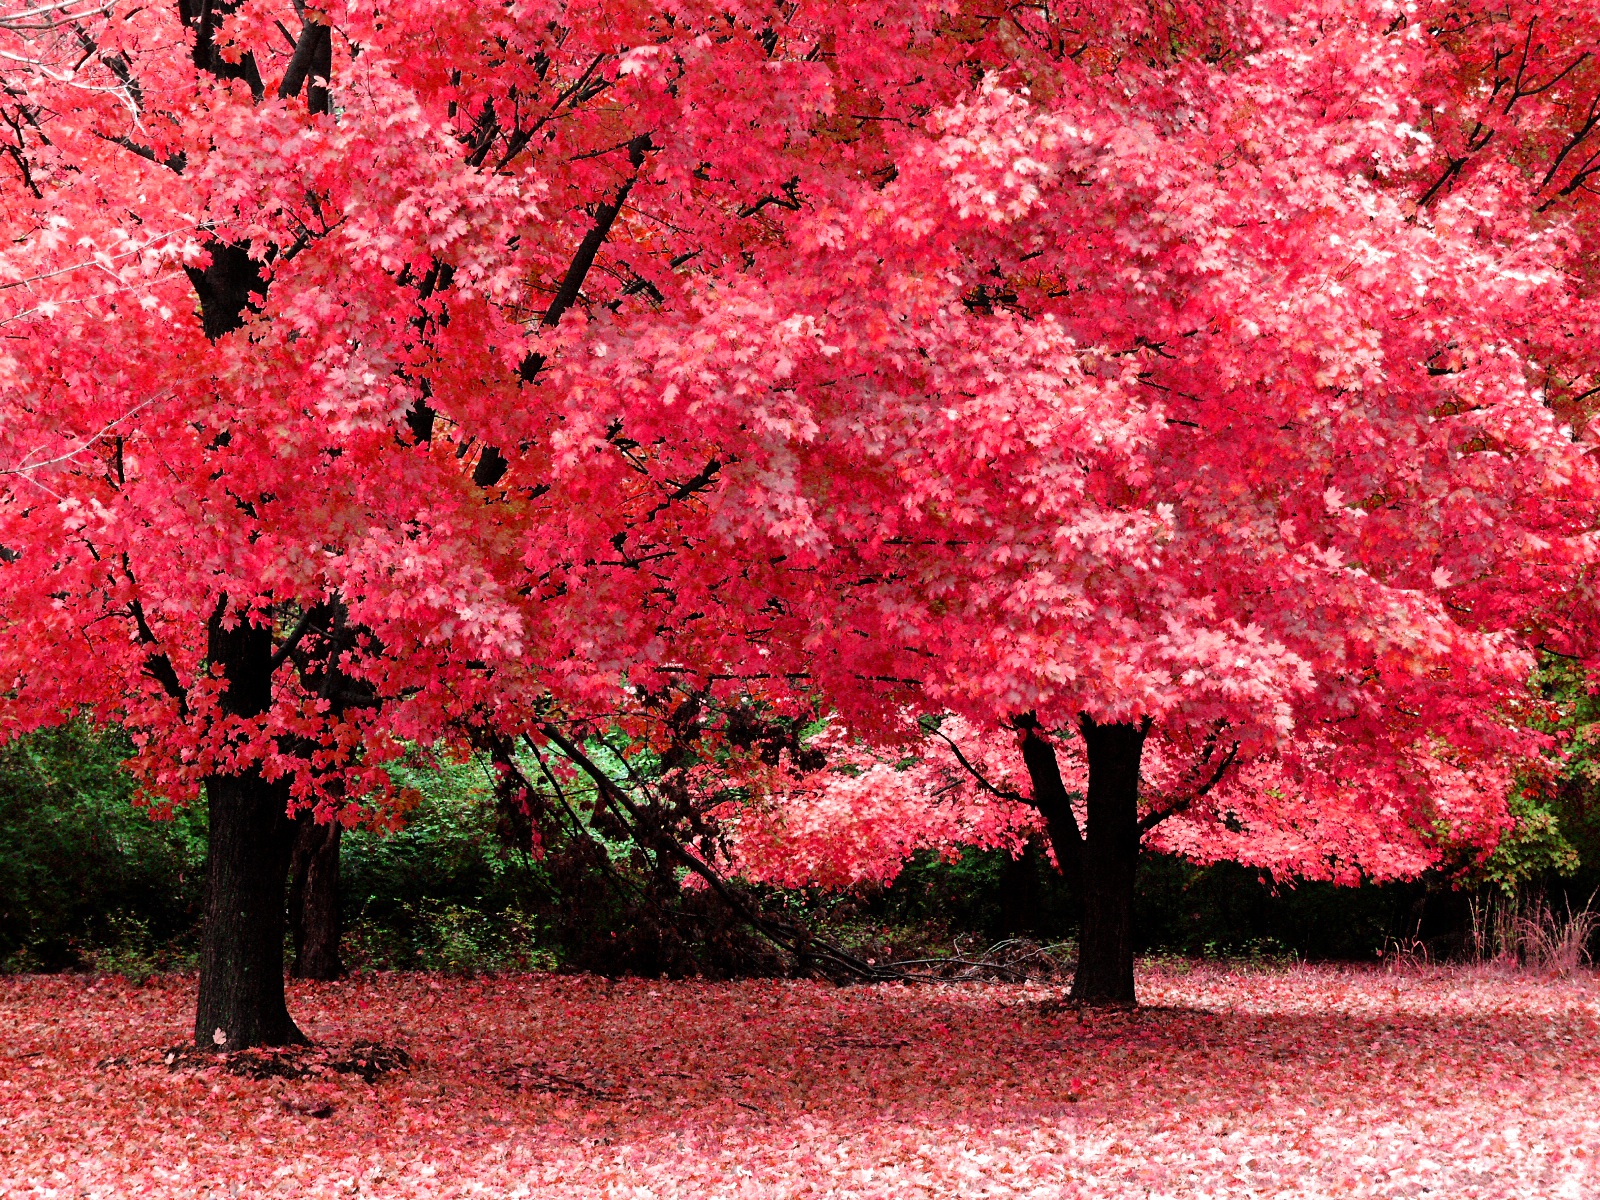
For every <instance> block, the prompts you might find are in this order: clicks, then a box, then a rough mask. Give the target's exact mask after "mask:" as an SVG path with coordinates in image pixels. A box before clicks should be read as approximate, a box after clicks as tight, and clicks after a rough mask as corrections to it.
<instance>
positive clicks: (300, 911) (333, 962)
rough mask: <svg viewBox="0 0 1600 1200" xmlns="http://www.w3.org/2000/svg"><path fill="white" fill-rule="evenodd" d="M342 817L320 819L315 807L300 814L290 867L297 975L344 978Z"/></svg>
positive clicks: (295, 969) (290, 904) (292, 927)
mask: <svg viewBox="0 0 1600 1200" xmlns="http://www.w3.org/2000/svg"><path fill="white" fill-rule="evenodd" d="M343 829H344V826H342V825H341V824H340V823H339V822H338V821H337V820H332V821H328V822H325V823H323V824H318V823H317V820H316V818H315V817H314V816H313V815H312V814H311V813H309V812H304V813H301V814H300V819H299V827H298V832H297V835H296V838H295V846H294V858H293V862H292V865H291V867H290V871H289V929H290V932H291V933H292V934H293V937H294V965H293V966H292V967H291V968H290V970H289V974H291V975H293V976H294V977H295V978H296V979H338V978H340V977H341V976H343V975H344V964H343V963H342V962H341V961H340V959H339V932H340V929H339V835H340V834H341V833H342V832H343Z"/></svg>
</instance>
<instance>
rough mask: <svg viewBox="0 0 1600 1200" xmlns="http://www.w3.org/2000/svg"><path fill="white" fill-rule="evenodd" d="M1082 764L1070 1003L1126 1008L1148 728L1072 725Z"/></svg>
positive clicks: (1130, 991) (1089, 723) (1129, 991)
mask: <svg viewBox="0 0 1600 1200" xmlns="http://www.w3.org/2000/svg"><path fill="white" fill-rule="evenodd" d="M1079 727H1080V728H1081V730H1082V731H1083V740H1084V743H1085V745H1086V746H1087V748H1088V757H1089V794H1088V821H1087V822H1086V825H1087V828H1086V829H1085V831H1084V839H1083V858H1082V863H1083V867H1082V874H1083V924H1082V926H1081V928H1080V931H1079V937H1078V971H1077V974H1076V976H1075V977H1074V978H1073V981H1072V999H1074V1000H1077V1001H1080V1002H1082V1003H1085V1004H1104V1005H1127V1006H1129V1007H1131V1006H1132V1005H1133V1004H1134V991H1133V876H1134V869H1135V867H1136V866H1137V865H1138V862H1139V760H1140V758H1141V756H1142V755H1143V752H1144V739H1145V734H1146V733H1147V732H1148V731H1149V726H1148V724H1140V725H1129V724H1121V725H1101V724H1098V723H1096V722H1095V721H1093V720H1091V719H1090V718H1089V717H1084V718H1083V719H1082V722H1081V723H1080V726H1079Z"/></svg>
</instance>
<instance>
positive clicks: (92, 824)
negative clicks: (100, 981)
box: [0, 722, 205, 974]
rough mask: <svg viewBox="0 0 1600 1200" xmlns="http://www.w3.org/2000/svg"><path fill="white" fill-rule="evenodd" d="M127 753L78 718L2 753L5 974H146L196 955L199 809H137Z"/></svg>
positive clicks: (201, 859) (0, 905)
mask: <svg viewBox="0 0 1600 1200" xmlns="http://www.w3.org/2000/svg"><path fill="white" fill-rule="evenodd" d="M131 750H132V747H131V746H130V745H129V743H128V741H127V739H126V738H125V737H124V736H123V735H122V734H120V733H117V732H109V733H100V732H97V731H95V730H94V729H92V728H90V727H89V726H88V725H86V724H84V723H82V722H73V723H70V724H66V725H62V726H60V727H57V728H54V729H48V730H44V731H42V732H39V733H36V734H33V735H31V736H29V737H26V738H22V739H19V740H16V741H13V742H11V743H10V744H8V745H6V746H5V747H3V748H0V970H3V971H51V970H62V969H67V968H75V967H84V966H99V967H101V968H102V969H108V970H118V971H132V972H133V973H135V974H148V973H150V972H151V971H153V970H157V969H166V968H170V967H179V966H183V965H185V964H186V961H187V960H188V959H189V958H190V957H192V954H193V937H194V931H195V929H196V927H197V925H198V922H199V919H200V915H201V905H202V892H203V883H204V866H205V816H204V811H203V809H202V808H201V807H199V806H196V807H195V808H192V809H179V810H178V811H177V812H176V813H175V814H174V815H173V816H172V818H171V819H168V820H155V819H152V817H151V816H150V815H149V812H148V810H145V809H142V808H138V807H136V806H135V805H134V803H133V799H134V788H133V783H132V781H131V779H130V778H129V777H128V776H127V774H126V773H125V772H124V771H123V770H122V768H121V762H122V760H123V759H124V758H126V757H127V756H128V754H129V753H131Z"/></svg>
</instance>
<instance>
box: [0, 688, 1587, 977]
mask: <svg viewBox="0 0 1600 1200" xmlns="http://www.w3.org/2000/svg"><path fill="white" fill-rule="evenodd" d="M1591 703H1592V701H1591V700H1589V699H1588V698H1587V697H1586V696H1581V695H1580V696H1579V697H1578V698H1577V700H1576V701H1575V702H1574V704H1572V705H1569V706H1568V711H1569V712H1570V713H1571V716H1570V718H1569V721H1568V723H1569V725H1571V726H1572V727H1573V728H1574V729H1575V730H1576V733H1577V737H1578V745H1579V749H1580V753H1578V754H1576V755H1574V756H1573V758H1572V759H1571V760H1570V761H1569V763H1568V765H1567V766H1566V768H1565V769H1564V770H1563V772H1562V773H1561V774H1560V775H1558V776H1557V777H1556V778H1554V779H1553V780H1550V781H1548V782H1547V783H1546V784H1545V785H1543V786H1542V787H1541V788H1540V789H1538V790H1537V791H1534V790H1530V791H1528V792H1525V793H1523V794H1522V795H1520V796H1519V797H1518V799H1517V808H1518V815H1519V825H1518V828H1517V830H1516V831H1514V832H1513V833H1512V834H1511V835H1509V836H1508V837H1507V838H1505V839H1504V840H1503V841H1502V843H1501V845H1500V847H1499V848H1498V849H1497V850H1496V851H1495V853H1494V855H1493V856H1491V857H1490V858H1489V859H1488V860H1486V861H1484V862H1482V863H1475V864H1474V863H1467V864H1461V863H1457V864H1452V865H1451V867H1450V869H1448V870H1443V869H1441V870H1439V871H1435V872H1432V873H1430V874H1429V875H1427V876H1425V877H1423V878H1421V879H1418V880H1413V881H1409V882H1400V883H1386V884H1381V885H1378V884H1365V885H1362V886H1359V887H1354V888H1351V887H1338V886H1335V885H1333V884H1329V883H1323V882H1300V883H1298V884H1296V883H1294V882H1293V881H1284V882H1278V883H1274V881H1272V880H1270V879H1267V878H1264V877H1263V876H1262V874H1261V873H1260V872H1258V871H1255V870H1252V869H1250V868H1247V867H1242V866H1238V865H1236V864H1232V863H1217V864H1211V865H1206V866H1197V865H1195V864H1192V863H1189V862H1186V861H1184V860H1182V859H1180V858H1177V857H1173V856H1170V855H1158V854H1149V855H1146V856H1144V859H1143V861H1142V863H1141V866H1140V873H1139V878H1138V890H1137V913H1136V936H1137V938H1138V944H1139V948H1140V950H1141V951H1142V952H1143V953H1145V954H1148V955H1172V956H1182V957H1189V958H1223V957H1230V958H1239V957H1243V958H1260V959H1292V960H1308V961H1319V960H1344V961H1368V962H1371V961H1379V960H1383V959H1385V958H1386V957H1387V958H1388V959H1390V960H1395V959H1399V960H1400V961H1412V962H1417V961H1421V962H1436V961H1452V960H1454V961H1462V960H1465V961H1479V962H1498V963H1501V964H1508V963H1528V964H1531V965H1533V966H1535V967H1555V968H1562V967H1563V965H1564V969H1571V967H1572V966H1575V965H1577V963H1579V962H1580V961H1582V960H1583V959H1584V958H1585V957H1586V955H1587V952H1588V951H1589V950H1590V949H1591V948H1592V947H1591V943H1592V942H1593V941H1594V935H1595V932H1596V930H1595V925H1594V921H1593V919H1592V918H1591V917H1590V916H1589V915H1588V902H1589V900H1590V898H1591V897H1592V895H1593V893H1594V891H1595V889H1596V888H1597V887H1600V823H1597V822H1596V821H1595V819H1594V816H1593V811H1592V806H1591V799H1592V796H1593V793H1594V785H1593V780H1592V778H1591V772H1592V768H1591V764H1590V761H1589V759H1588V757H1587V756H1586V752H1584V751H1583V748H1584V747H1585V746H1586V745H1587V740H1586V739H1587V737H1588V735H1589V730H1590V728H1591V726H1590V724H1589V721H1588V719H1587V718H1588V717H1589V713H1588V711H1587V708H1586V707H1585V706H1587V705H1589V704H1591ZM129 749H130V747H129V745H128V743H127V740H126V738H125V737H124V736H123V735H122V734H120V733H119V732H118V731H116V730H110V731H105V732H99V733H97V732H95V731H93V730H91V729H89V728H88V727H86V726H84V725H82V724H76V723H74V724H67V725H63V726H60V727H58V728H55V729H51V730H47V731H44V732H41V733H39V734H36V735H33V736H32V737H29V738H25V739H21V740H19V741H16V742H14V743H12V744H11V745H9V746H7V747H6V748H5V749H4V750H3V751H0V971H4V972H6V973H18V972H41V971H42V972H49V971H62V970H95V971H100V972H105V973H109V974H118V975H124V976H127V977H129V978H135V979H138V978H145V977H148V976H150V975H153V974H157V973H161V972H165V971H172V970H185V969H192V968H193V966H194V964H195V958H196V952H197V945H198V935H199V922H200V918H201V915H202V904H203V891H202V889H203V880H204V863H205V838H206V828H205V810H204V806H203V805H196V806H193V807H189V808H178V809H175V810H174V811H173V812H172V813H171V814H170V816H169V817H166V818H165V819H156V818H154V817H153V816H152V815H151V812H150V809H149V807H148V806H146V805H143V804H141V802H140V801H141V798H140V797H139V796H138V795H137V793H136V791H135V788H134V785H133V782H132V781H131V779H130V778H129V777H128V776H127V775H126V774H125V773H124V772H123V771H122V769H121V767H120V765H119V764H120V762H121V760H122V759H123V758H124V757H125V756H126V755H127V754H128V753H129ZM399 774H400V775H402V776H403V778H401V779H400V780H399V782H401V783H402V784H403V785H404V786H406V787H407V788H410V789H413V794H414V795H415V796H416V797H417V800H416V802H415V807H414V808H413V809H412V811H411V812H410V813H409V814H408V816H407V819H406V821H405V823H404V824H403V825H402V826H401V827H400V828H399V829H398V830H396V831H393V832H376V831H369V830H362V829H357V830H352V831H347V833H346V836H345V838H344V840H343V848H342V854H341V864H340V872H341V874H340V907H341V910H342V912H343V928H344V933H343V943H344V944H343V953H344V959H345V963H346V965H347V967H348V968H349V969H351V970H353V971H357V972H362V971H382V970H396V969H400V970H425V971H436V972H446V973H451V974H473V973H479V972H487V971H503V970H519V971H524V970H538V969H559V970H568V971H584V972H595V973H600V974H607V975H625V974H635V975H645V976H661V975H667V976H672V977H687V976H696V975H703V976H708V977H713V978H727V977H736V976H763V975H783V974H788V973H792V972H793V970H794V967H795V963H794V960H793V957H792V956H791V955H789V954H786V953H783V952H781V951H780V950H779V949H777V948H776V947H774V946H772V945H770V944H769V943H767V942H765V941H764V940H762V939H761V938H760V937H758V936H757V935H755V934H754V933H753V932H752V931H751V930H750V929H749V928H747V927H746V926H745V925H744V924H743V923H742V922H741V921H740V920H739V919H738V918H737V917H736V916H735V915H734V914H731V913H730V912H729V911H728V910H727V909H726V907H725V906H724V905H723V904H722V903H721V901H719V900H718V899H717V898H716V897H715V896H713V895H711V894H710V893H709V892H707V891H705V890H703V889H701V890H692V889H682V888H676V887H673V888H666V887H663V886H661V884H660V881H659V880H658V879H657V878H656V876H655V874H654V873H653V872H651V871H649V870H646V869H643V866H642V863H643V860H642V859H641V858H640V856H639V853H638V850H637V848H636V847H632V846H630V845H629V844H628V843H626V842H623V841H608V840H607V838H606V836H605V835H604V833H602V832H601V831H599V830H591V831H590V836H589V837H588V838H586V839H582V840H580V839H573V838H568V839H566V840H564V841H556V842H554V843H552V844H546V845H544V846H542V847H540V848H539V849H538V850H536V851H534V852H531V853H530V852H529V850H528V849H527V848H524V847H522V846H520V845H519V844H518V838H517V837H516V836H515V835H514V833H509V832H508V831H507V829H506V828H505V825H504V817H503V816H502V815H501V814H500V813H499V812H497V809H496V805H495V798H494V788H493V784H492V776H491V774H490V773H489V772H488V771H487V770H486V768H485V767H484V766H483V765H482V764H479V763H475V762H469V763H465V764H455V765H447V766H443V767H436V768H433V769H428V770H423V769H402V770H401V771H400V772H399ZM601 849H603V851H604V853H603V855H601V854H600V853H599V852H598V851H599V850H601ZM759 898H760V899H761V900H762V901H763V904H764V907H765V908H766V909H767V910H768V911H773V912H779V913H781V914H782V915H783V916H784V917H785V918H787V919H788V920H790V921H798V922H799V923H800V924H801V925H803V926H804V927H806V928H808V929H811V930H813V931H815V932H817V933H818V934H820V935H825V936H828V937H831V938H832V939H834V940H835V941H836V942H838V943H841V944H843V945H844V946H847V947H849V948H850V949H851V950H852V951H854V952H855V953H857V954H858V955H860V956H861V957H862V958H865V959H868V960H871V961H873V962H891V961H894V962H904V961H909V960H916V961H925V960H951V961H962V962H964V961H973V960H979V959H981V960H984V961H990V962H1003V961H1006V960H1007V957H1008V955H1009V956H1010V957H1011V958H1013V959H1015V958H1016V957H1017V955H1018V954H1019V953H1025V955H1032V956H1033V957H1032V959H1031V960H1030V961H1031V962H1032V963H1033V967H1032V968H1031V969H1032V970H1034V971H1035V972H1036V971H1037V970H1038V968H1039V966H1040V964H1041V963H1043V962H1046V961H1047V960H1053V961H1055V962H1059V963H1064V962H1066V961H1067V960H1068V959H1070V957H1071V955H1072V943H1073V940H1074V938H1075V935H1076V931H1077V926H1076V922H1077V898H1076V897H1075V896H1074V895H1073V893H1072V890H1071V889H1070V887H1069V886H1068V885H1067V883H1066V882H1065V881H1064V880H1063V878H1062V877H1061V875H1060V874H1059V873H1058V872H1057V871H1056V869H1055V867H1054V865H1053V864H1052V863H1051V861H1050V860H1049V858H1048V857H1047V854H1046V852H1045V850H1044V848H1043V846H1042V845H1041V844H1040V843H1039V841H1038V840H1035V841H1033V842H1031V843H1030V844H1029V846H1028V848H1027V850H1026V852H1025V853H1024V854H1023V855H1022V856H1021V857H1016V858H1014V857H1013V856H1011V855H1010V854H1008V853H1006V852H1005V851H1002V850H967V851H965V852H964V853H962V854H961V855H960V857H958V858H955V859H946V858H943V857H941V856H940V855H938V854H935V853H932V852H922V853H919V854H917V855H916V856H915V857H913V858H912V859H911V860H910V861H909V862H908V863H907V865H906V868H905V869H904V871H903V872H902V873H901V874H900V876H899V877H898V878H897V879H896V880H894V882H893V883H892V884H891V885H889V886H887V887H879V886H873V885H865V886H862V887H858V888H856V889H853V890H850V891H846V892H843V893H825V892H822V891H781V890H778V889H766V890H764V891H763V892H761V893H760V895H759ZM991 948H997V949H996V950H995V953H993V954H990V953H989V952H990V950H991ZM1039 948H1043V949H1042V950H1040V949H1039ZM986 956H987V957H986Z"/></svg>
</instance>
